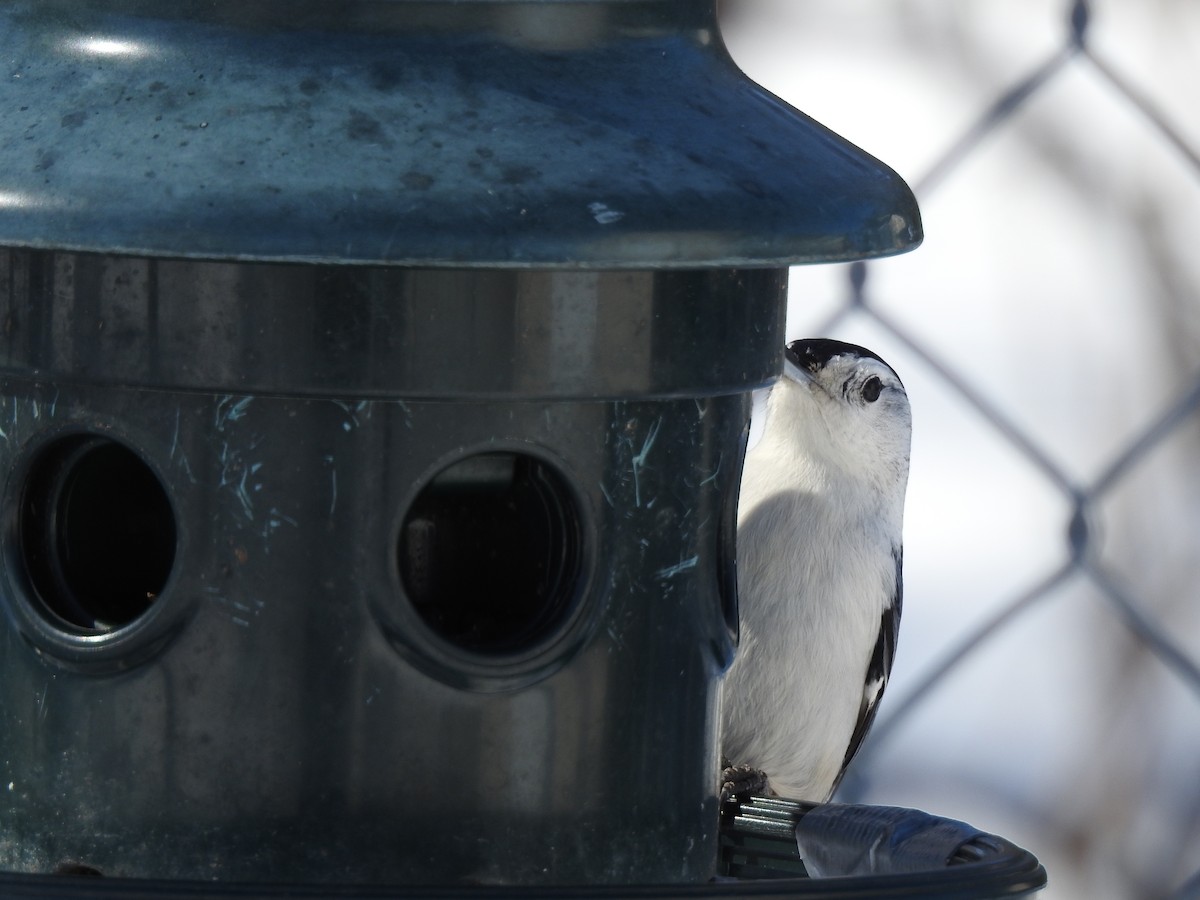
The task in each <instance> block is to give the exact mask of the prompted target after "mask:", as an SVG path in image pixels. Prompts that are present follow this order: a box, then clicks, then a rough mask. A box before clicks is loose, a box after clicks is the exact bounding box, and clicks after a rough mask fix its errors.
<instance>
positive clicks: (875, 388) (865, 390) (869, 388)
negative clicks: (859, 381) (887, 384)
mask: <svg viewBox="0 0 1200 900" xmlns="http://www.w3.org/2000/svg"><path fill="white" fill-rule="evenodd" d="M881 393H883V382H882V381H880V380H879V379H878V378H876V377H875V376H874V375H872V376H871V377H870V378H868V379H867V380H866V381H864V382H863V386H862V398H863V399H864V400H866V401H867V402H868V403H874V402H875V401H876V400H878V399H879V395H880V394H881Z"/></svg>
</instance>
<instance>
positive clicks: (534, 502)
mask: <svg viewBox="0 0 1200 900" xmlns="http://www.w3.org/2000/svg"><path fill="white" fill-rule="evenodd" d="M582 554H583V547H582V527H581V523H580V519H579V514H578V510H577V509H576V506H575V503H574V502H573V499H572V495H571V492H570V491H569V490H568V488H567V485H566V483H565V482H564V480H563V478H562V476H561V475H559V474H558V473H557V472H556V471H555V470H554V468H553V467H551V465H550V464H549V463H547V462H546V461H544V460H542V459H539V458H537V457H534V456H530V455H526V454H523V453H515V452H512V453H510V452H497V453H481V454H477V455H474V456H470V457H467V458H465V459H461V460H459V461H458V462H456V463H453V464H452V465H450V466H448V467H447V468H445V469H443V470H442V471H441V472H439V473H438V474H437V475H436V476H435V477H434V478H433V479H432V480H431V481H430V482H429V483H428V484H427V485H426V486H425V487H424V488H423V489H422V490H421V492H420V493H419V494H418V495H417V497H416V499H415V500H414V502H413V504H412V506H411V507H410V508H409V510H408V513H407V515H406V516H405V518H404V522H403V524H402V526H401V530H400V539H399V547H398V555H399V566H400V576H401V580H402V582H403V585H404V590H405V593H406V594H407V596H408V599H409V602H410V603H411V604H412V607H413V609H414V610H415V611H416V612H417V614H418V615H419V616H420V617H421V619H422V620H423V621H424V623H425V624H426V625H427V626H428V627H429V628H430V629H431V630H432V631H433V632H434V633H435V634H436V635H437V636H438V637H440V638H441V639H443V640H445V641H446V642H448V643H450V644H452V645H454V646H455V647H457V648H460V649H463V650H467V651H470V652H472V653H475V654H481V655H486V656H502V655H510V654H517V653H521V652H523V651H527V650H529V649H531V648H534V647H536V646H538V645H540V644H541V643H542V642H543V641H544V640H546V639H547V638H548V637H550V636H551V635H553V634H555V633H556V632H557V630H558V629H559V627H560V626H561V625H563V623H565V622H566V621H567V620H568V619H569V618H570V615H571V612H572V611H573V609H574V607H575V603H576V598H577V594H578V582H579V575H580V571H581V563H582Z"/></svg>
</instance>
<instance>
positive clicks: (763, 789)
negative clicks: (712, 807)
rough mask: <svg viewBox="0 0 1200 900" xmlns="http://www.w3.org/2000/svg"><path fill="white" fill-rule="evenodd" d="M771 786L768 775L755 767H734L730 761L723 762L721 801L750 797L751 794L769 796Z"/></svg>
mask: <svg viewBox="0 0 1200 900" xmlns="http://www.w3.org/2000/svg"><path fill="white" fill-rule="evenodd" d="M769 792H770V786H769V783H768V781H767V773H766V772H764V771H762V769H756V768H754V767H753V766H733V765H730V764H729V760H727V759H722V760H721V800H722V801H726V800H732V799H733V798H734V797H749V796H750V795H751V794H760V795H762V794H768V793H769Z"/></svg>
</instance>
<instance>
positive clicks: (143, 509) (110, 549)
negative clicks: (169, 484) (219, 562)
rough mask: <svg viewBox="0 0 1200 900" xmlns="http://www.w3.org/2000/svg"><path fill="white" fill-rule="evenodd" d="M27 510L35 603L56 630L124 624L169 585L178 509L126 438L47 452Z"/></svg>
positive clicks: (24, 528) (31, 481)
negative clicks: (172, 504)
mask: <svg viewBox="0 0 1200 900" xmlns="http://www.w3.org/2000/svg"><path fill="white" fill-rule="evenodd" d="M19 515H20V546H21V556H22V559H23V561H24V565H25V570H26V573H27V576H28V580H29V585H30V587H32V591H33V594H34V595H35V598H36V603H35V606H36V607H37V608H38V610H39V612H41V613H42V614H43V615H44V616H45V617H46V618H47V619H49V621H50V623H51V624H52V625H54V626H55V627H57V628H61V629H63V630H66V631H69V632H73V633H82V634H104V633H107V632H110V631H115V630H117V629H119V628H123V627H125V626H127V625H130V624H131V623H133V622H134V621H135V620H137V619H139V618H140V617H141V616H142V615H143V614H145V613H146V612H147V610H149V609H150V607H151V606H152V605H153V604H154V602H155V601H156V599H157V598H158V596H159V595H160V594H161V593H162V590H163V588H164V587H165V586H166V583H167V579H168V578H169V577H170V574H171V570H172V568H173V566H174V563H175V545H176V526H175V514H174V511H173V509H172V507H171V502H170V500H169V499H168V497H167V493H166V490H165V489H164V488H163V486H162V483H161V482H160V481H159V479H158V476H157V475H156V474H155V473H154V471H153V470H152V469H151V468H150V467H149V466H148V465H147V464H146V463H145V462H144V461H143V460H142V459H141V457H139V456H138V455H137V454H136V453H134V452H133V451H132V450H130V449H129V448H128V447H126V446H124V445H123V444H120V443H118V442H116V441H114V440H111V439H109V438H107V437H101V436H98V435H72V436H70V437H66V438H62V439H60V440H58V441H56V442H54V443H52V444H50V445H49V446H48V447H46V448H44V449H43V450H42V452H41V453H40V454H39V455H38V456H37V458H36V459H35V460H34V462H33V465H32V466H31V467H30V469H29V472H28V476H27V479H26V482H25V487H24V490H23V492H22V497H21V505H20V513H19Z"/></svg>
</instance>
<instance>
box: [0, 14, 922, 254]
mask: <svg viewBox="0 0 1200 900" xmlns="http://www.w3.org/2000/svg"><path fill="white" fill-rule="evenodd" d="M714 6H715V3H713V2H711V0H709V2H695V0H624V2H608V3H601V2H587V3H572V2H555V3H536V2H526V3H519V2H461V3H438V2H432V3H431V2H425V3H421V2H407V0H406V2H377V0H358V2H351V3H339V4H337V5H336V7H331V6H330V5H329V4H328V3H326V2H324V0H307V2H297V0H266V2H256V3H253V4H247V3H245V2H241V0H217V2H203V3H199V2H189V3H157V2H144V0H107V2H101V0H25V2H4V3H0V56H2V57H3V58H4V59H5V60H6V63H5V65H6V67H7V68H6V71H7V72H8V75H7V76H6V77H5V78H4V79H3V82H2V83H0V107H2V108H3V109H4V110H5V114H4V117H3V121H2V122H0V172H3V173H4V176H3V179H0V245H6V246H23V247H53V248H64V249H78V250H93V251H101V252H111V253H128V254H136V255H156V256H163V255H166V256H183V257H191V258H196V257H206V258H224V259H240V260H250V259H255V260H283V261H307V262H353V263H403V264H409V265H439V266H444V265H448V266H453V267H466V266H470V267H497V266H503V267H529V266H570V267H609V268H613V267H623V268H629V267H634V268H646V267H654V268H666V267H673V268H679V267H685V268H694V267H697V266H735V267H736V266H748V265H750V266H762V265H771V266H782V265H786V264H789V263H795V262H813V261H829V260H838V259H856V258H861V257H865V256H877V255H883V254H889V253H897V252H900V251H903V250H906V249H909V248H911V247H913V246H915V245H916V244H917V243H919V242H920V240H921V226H920V218H919V214H918V211H917V206H916V201H915V199H914V198H913V196H912V193H911V191H909V189H908V187H907V185H905V184H904V182H903V181H902V180H901V179H900V178H899V177H898V176H897V175H896V174H895V173H894V172H892V171H891V170H890V169H888V168H887V167H886V166H885V165H883V164H882V163H880V162H879V161H878V160H875V159H873V158H872V157H870V156H868V155H867V154H865V153H864V152H862V151H861V150H859V149H858V148H856V147H854V146H852V145H850V144H849V143H847V142H846V141H845V140H843V139H842V138H840V137H838V136H837V135H834V134H833V133H831V132H829V131H828V130H827V129H825V128H823V127H821V126H820V125H818V124H817V123H815V122H813V121H812V120H811V119H809V118H807V117H806V116H804V115H803V114H802V113H800V112H798V111H797V110H795V109H793V108H791V107H790V106H788V105H787V104H785V103H783V102H782V101H781V100H779V99H778V98H776V97H774V96H773V95H771V94H770V93H768V92H767V91H765V90H763V89H762V88H760V87H758V86H757V85H755V84H753V83H752V82H750V81H749V80H748V79H747V78H746V77H745V76H744V75H743V74H742V73H741V72H740V71H739V70H738V69H737V68H736V66H735V65H734V64H733V62H732V61H731V60H730V59H729V57H728V55H727V54H726V52H725V50H724V48H723V46H722V44H721V41H720V36H719V32H718V30H717V25H716V16H715V12H714Z"/></svg>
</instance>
